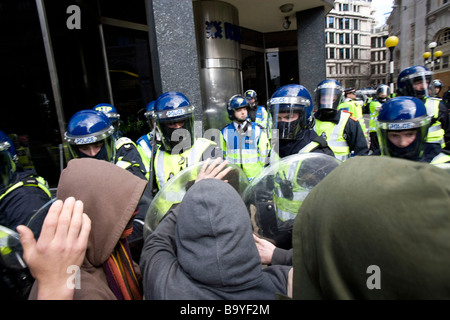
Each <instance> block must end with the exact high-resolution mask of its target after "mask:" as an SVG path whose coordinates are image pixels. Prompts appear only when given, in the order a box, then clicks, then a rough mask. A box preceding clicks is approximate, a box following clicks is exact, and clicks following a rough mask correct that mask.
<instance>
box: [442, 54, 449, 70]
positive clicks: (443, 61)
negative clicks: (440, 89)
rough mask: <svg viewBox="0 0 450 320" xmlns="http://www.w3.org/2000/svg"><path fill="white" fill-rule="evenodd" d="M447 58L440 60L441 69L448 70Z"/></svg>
mask: <svg viewBox="0 0 450 320" xmlns="http://www.w3.org/2000/svg"><path fill="white" fill-rule="evenodd" d="M448 57H449V56H445V57H443V58H442V68H443V69H446V68H448Z"/></svg>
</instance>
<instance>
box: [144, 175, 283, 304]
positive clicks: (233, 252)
mask: <svg viewBox="0 0 450 320" xmlns="http://www.w3.org/2000/svg"><path fill="white" fill-rule="evenodd" d="M219 194H220V196H219ZM140 266H141V272H142V275H143V278H144V279H143V286H144V296H145V298H146V299H170V300H177V299H182V300H184V299H189V300H191V299H192V300H197V299H226V300H231V299H239V300H240V299H244V300H245V299H255V300H262V299H266V300H267V299H275V295H276V294H277V293H280V294H283V295H285V294H286V290H287V279H288V272H289V270H290V267H287V266H277V267H267V268H264V269H263V268H262V265H261V259H260V257H259V254H258V250H257V249H256V245H255V242H254V240H253V237H252V229H251V223H250V216H249V213H248V211H247V209H246V207H245V205H244V203H243V201H242V200H241V197H240V196H239V194H238V193H237V192H236V191H235V190H234V189H233V188H232V187H231V186H230V185H229V184H227V183H225V182H223V181H221V180H216V179H207V180H202V181H200V182H197V183H195V184H194V185H193V186H192V187H191V188H190V189H189V190H188V192H187V193H186V195H185V196H184V198H183V201H182V202H181V204H180V205H178V206H177V207H176V208H175V209H172V210H171V211H169V212H168V213H167V215H166V216H165V217H164V218H163V220H162V221H161V222H160V224H159V225H158V227H157V228H156V229H155V231H154V232H153V233H151V234H150V235H149V236H148V237H147V239H146V240H145V243H144V248H143V251H142V255H141V261H140Z"/></svg>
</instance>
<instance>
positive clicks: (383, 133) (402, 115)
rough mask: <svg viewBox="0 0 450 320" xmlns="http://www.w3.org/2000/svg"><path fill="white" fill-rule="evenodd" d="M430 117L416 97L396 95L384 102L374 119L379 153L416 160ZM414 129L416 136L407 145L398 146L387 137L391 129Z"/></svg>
mask: <svg viewBox="0 0 450 320" xmlns="http://www.w3.org/2000/svg"><path fill="white" fill-rule="evenodd" d="M430 123H431V117H430V116H428V115H427V110H426V108H425V105H424V103H423V102H422V101H421V100H420V99H418V98H416V97H396V98H392V99H390V100H388V101H387V102H385V103H384V104H383V105H382V106H381V108H380V110H379V113H378V118H377V121H376V127H377V136H378V142H379V144H380V151H381V155H384V156H390V157H395V158H405V159H409V160H418V159H419V158H420V157H422V154H423V146H424V143H425V139H426V137H427V134H428V128H429V127H430ZM404 130H408V131H415V132H416V138H415V140H414V141H413V142H412V143H411V144H410V145H408V146H406V147H404V148H402V147H398V146H396V145H395V144H393V143H392V142H391V140H389V139H388V133H389V132H391V131H397V132H401V131H404Z"/></svg>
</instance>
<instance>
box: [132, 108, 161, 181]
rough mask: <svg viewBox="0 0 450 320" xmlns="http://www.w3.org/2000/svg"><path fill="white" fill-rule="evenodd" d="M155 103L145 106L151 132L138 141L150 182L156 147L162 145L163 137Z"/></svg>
mask: <svg viewBox="0 0 450 320" xmlns="http://www.w3.org/2000/svg"><path fill="white" fill-rule="evenodd" d="M155 102H156V100H152V101H150V102H149V103H147V105H146V106H145V113H144V116H145V118H146V119H147V124H148V127H149V129H150V130H149V132H148V133H147V134H145V135H143V136H141V137H140V138H139V139H138V140H137V141H136V144H137V148H138V150H139V151H140V153H141V154H143V155H145V156H143V157H142V158H143V162H144V165H145V168H146V178H147V180H149V181H150V178H151V177H150V176H151V170H150V169H151V168H152V163H153V160H154V154H155V152H156V145H157V144H161V137H160V134H159V132H158V130H157V129H156V126H155V118H154V114H155Z"/></svg>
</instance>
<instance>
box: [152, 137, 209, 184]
mask: <svg viewBox="0 0 450 320" xmlns="http://www.w3.org/2000/svg"><path fill="white" fill-rule="evenodd" d="M211 146H216V143H215V142H213V141H211V140H208V139H204V138H198V139H197V140H196V141H195V142H194V145H193V146H192V147H191V148H190V149H188V150H186V151H184V152H183V153H180V154H170V153H168V152H165V151H163V150H161V148H158V150H157V151H156V155H155V177H156V183H157V184H158V188H159V189H160V190H161V188H162V187H163V186H164V184H165V183H166V182H167V181H168V180H169V179H170V178H171V177H173V176H174V175H176V174H177V173H178V172H180V171H181V170H183V169H184V168H186V167H189V166H191V165H193V164H195V163H198V162H200V161H201V160H202V155H203V153H204V152H205V151H206V150H207V149H208V148H209V147H211Z"/></svg>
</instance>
